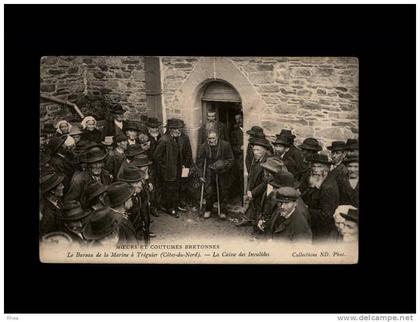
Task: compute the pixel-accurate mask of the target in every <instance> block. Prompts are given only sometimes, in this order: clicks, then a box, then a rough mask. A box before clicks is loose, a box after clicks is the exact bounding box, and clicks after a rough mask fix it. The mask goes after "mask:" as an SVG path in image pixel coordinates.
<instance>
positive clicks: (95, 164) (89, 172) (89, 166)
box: [64, 145, 112, 202]
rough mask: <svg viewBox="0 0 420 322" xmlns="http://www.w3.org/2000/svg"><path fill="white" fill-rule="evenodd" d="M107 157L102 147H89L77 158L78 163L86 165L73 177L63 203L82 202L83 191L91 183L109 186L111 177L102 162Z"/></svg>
mask: <svg viewBox="0 0 420 322" xmlns="http://www.w3.org/2000/svg"><path fill="white" fill-rule="evenodd" d="M107 156H108V153H107V152H106V150H105V149H104V147H103V146H102V145H94V146H92V147H89V148H88V149H87V150H86V151H84V152H83V153H82V154H81V155H80V156H79V161H80V162H82V163H84V164H86V168H85V169H84V170H83V171H80V172H76V173H75V174H74V175H73V177H72V179H71V181H70V188H69V190H68V191H67V194H66V196H65V198H64V199H65V201H71V200H76V201H79V202H80V201H82V197H83V194H84V193H85V189H86V187H87V185H88V184H89V183H91V182H92V181H97V182H100V183H101V184H103V185H109V184H111V182H112V176H111V175H110V174H109V172H108V171H107V170H105V169H104V165H105V164H104V160H105V158H106V157H107Z"/></svg>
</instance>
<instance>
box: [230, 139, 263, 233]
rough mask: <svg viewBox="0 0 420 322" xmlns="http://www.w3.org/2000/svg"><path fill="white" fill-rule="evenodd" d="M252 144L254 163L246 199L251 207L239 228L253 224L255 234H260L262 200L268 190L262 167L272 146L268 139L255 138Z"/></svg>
mask: <svg viewBox="0 0 420 322" xmlns="http://www.w3.org/2000/svg"><path fill="white" fill-rule="evenodd" d="M251 143H252V149H253V153H254V157H253V160H254V161H253V162H252V166H251V169H250V173H249V176H248V185H247V190H246V198H247V200H248V202H249V206H248V209H247V211H246V213H245V219H244V220H243V221H242V222H240V223H239V224H238V226H243V225H248V224H252V225H253V226H254V232H258V228H257V226H256V224H257V218H258V217H259V216H260V214H261V199H262V197H263V195H264V193H265V192H266V189H267V182H266V181H265V180H264V168H263V167H261V165H262V164H263V163H265V162H266V161H267V157H268V156H269V155H270V152H269V151H270V148H271V145H270V142H269V141H268V140H267V139H260V138H254V139H253V140H252V141H251Z"/></svg>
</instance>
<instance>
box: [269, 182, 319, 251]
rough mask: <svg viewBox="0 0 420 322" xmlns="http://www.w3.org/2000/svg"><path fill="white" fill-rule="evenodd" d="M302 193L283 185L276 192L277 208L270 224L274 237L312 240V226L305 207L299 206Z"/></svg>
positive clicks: (303, 240)
mask: <svg viewBox="0 0 420 322" xmlns="http://www.w3.org/2000/svg"><path fill="white" fill-rule="evenodd" d="M299 196H300V193H299V191H298V190H296V189H295V188H292V187H281V188H279V189H278V190H276V191H275V192H274V200H275V202H276V208H275V210H274V213H273V214H272V218H271V221H270V224H269V226H268V230H269V236H270V237H271V238H272V239H276V240H283V241H288V242H293V243H296V242H310V241H311V239H312V232H311V228H310V227H309V224H308V221H307V219H306V216H305V211H306V209H305V208H299V207H298V202H297V200H298V198H299Z"/></svg>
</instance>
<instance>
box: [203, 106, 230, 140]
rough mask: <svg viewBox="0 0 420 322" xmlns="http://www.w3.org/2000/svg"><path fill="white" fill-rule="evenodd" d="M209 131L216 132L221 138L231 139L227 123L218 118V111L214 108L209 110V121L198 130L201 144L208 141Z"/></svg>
mask: <svg viewBox="0 0 420 322" xmlns="http://www.w3.org/2000/svg"><path fill="white" fill-rule="evenodd" d="M209 131H214V132H216V133H217V137H218V138H219V139H220V140H224V141H228V140H229V137H228V133H227V130H226V125H225V124H223V123H222V122H219V121H217V120H216V111H215V110H212V109H209V110H208V111H207V122H206V124H205V125H203V126H202V127H201V128H200V130H199V132H198V138H199V141H198V143H199V144H204V143H206V142H207V134H208V132H209Z"/></svg>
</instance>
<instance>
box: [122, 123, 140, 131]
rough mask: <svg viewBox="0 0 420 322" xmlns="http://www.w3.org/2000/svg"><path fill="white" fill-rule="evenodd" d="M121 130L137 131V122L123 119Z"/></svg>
mask: <svg viewBox="0 0 420 322" xmlns="http://www.w3.org/2000/svg"><path fill="white" fill-rule="evenodd" d="M122 130H123V131H128V130H132V131H138V130H139V126H138V124H137V122H134V121H124V122H123V128H122Z"/></svg>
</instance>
